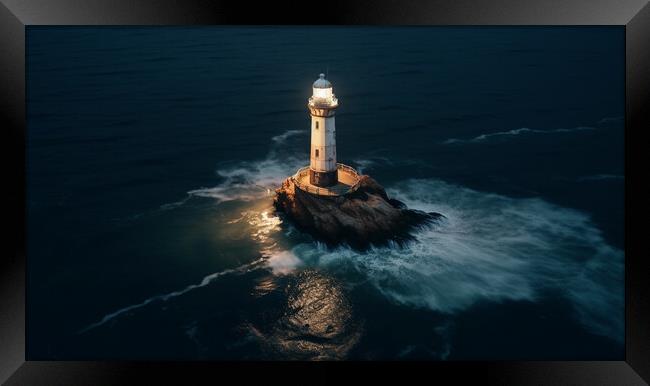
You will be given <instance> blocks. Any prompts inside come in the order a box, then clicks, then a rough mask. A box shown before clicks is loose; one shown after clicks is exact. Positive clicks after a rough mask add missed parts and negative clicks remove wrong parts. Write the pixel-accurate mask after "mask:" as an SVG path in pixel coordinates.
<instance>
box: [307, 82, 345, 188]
mask: <svg viewBox="0 0 650 386" xmlns="http://www.w3.org/2000/svg"><path fill="white" fill-rule="evenodd" d="M312 89H313V94H312V96H311V97H310V98H309V102H308V103H307V107H308V108H309V113H310V115H311V149H310V151H311V153H310V156H309V183H310V184H311V185H313V186H318V187H328V186H333V185H336V184H337V182H338V181H337V180H338V179H337V166H336V126H335V117H334V115H335V112H336V108H337V107H338V106H339V102H338V99H336V97H335V96H334V93H333V92H332V83H330V82H329V81H328V80H327V79H325V74H320V77H319V78H318V79H317V80H316V81H315V82H314V84H313V87H312Z"/></svg>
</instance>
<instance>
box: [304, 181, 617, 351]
mask: <svg viewBox="0 0 650 386" xmlns="http://www.w3.org/2000/svg"><path fill="white" fill-rule="evenodd" d="M398 186H400V187H404V188H401V189H399V190H398V189H389V195H391V196H394V197H397V198H399V199H400V200H402V201H403V202H405V203H406V204H407V205H408V206H409V207H411V208H416V209H421V210H426V211H436V212H440V213H443V214H444V215H445V216H447V221H446V222H445V223H444V224H443V225H442V226H441V227H438V228H433V229H427V230H422V231H420V232H418V233H416V234H415V236H416V241H415V242H412V243H409V244H407V246H405V247H404V248H399V247H397V246H391V247H376V248H372V249H370V250H369V251H367V252H364V253H360V252H356V251H354V250H352V249H349V248H337V249H335V250H330V251H328V250H326V249H324V248H319V247H316V248H311V249H306V248H304V247H302V248H294V250H293V252H294V253H295V254H296V255H297V257H298V258H299V259H301V260H303V261H307V262H311V263H312V264H318V265H325V266H331V265H336V264H341V263H345V264H352V265H354V266H355V267H356V269H357V270H358V271H359V272H364V273H365V274H366V275H367V277H368V279H369V280H370V282H371V283H372V284H373V285H374V286H375V287H376V288H377V289H378V290H379V291H380V292H381V293H383V294H384V295H385V296H387V297H388V298H389V299H392V300H393V301H396V302H399V303H404V304H409V305H413V306H416V307H426V308H430V309H432V310H436V311H440V312H443V313H455V312H458V311H462V310H464V309H466V308H468V307H470V306H472V305H473V304H475V303H476V302H478V301H481V300H488V301H494V302H501V301H505V300H530V301H535V300H538V299H540V298H541V297H542V296H544V294H548V293H561V294H563V296H564V298H566V299H568V300H569V301H570V302H571V303H572V304H573V305H574V306H575V310H576V316H577V317H578V319H579V320H580V321H581V322H583V323H584V324H585V325H586V326H587V327H588V328H590V329H591V331H593V332H594V333H597V334H601V335H606V336H610V337H612V338H614V339H617V340H619V341H621V340H622V339H623V258H624V254H623V252H622V251H621V250H619V249H616V248H614V247H611V246H609V245H608V244H607V243H606V242H605V240H604V239H603V238H602V235H601V234H600V231H599V230H598V229H597V228H595V227H594V226H593V225H592V224H591V222H590V220H589V218H588V216H586V215H584V214H583V213H580V212H577V211H575V210H571V209H566V208H561V207H557V206H554V205H552V204H549V203H547V202H545V201H543V200H540V199H512V198H508V197H504V196H499V195H496V194H490V193H482V192H477V191H473V190H470V189H466V188H462V187H458V186H454V185H450V184H446V183H444V182H441V181H435V180H410V181H404V182H402V183H400V184H399V185H398ZM548 290H552V291H548Z"/></svg>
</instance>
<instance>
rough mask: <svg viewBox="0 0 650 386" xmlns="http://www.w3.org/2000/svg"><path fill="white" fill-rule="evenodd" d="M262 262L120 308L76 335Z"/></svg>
mask: <svg viewBox="0 0 650 386" xmlns="http://www.w3.org/2000/svg"><path fill="white" fill-rule="evenodd" d="M263 261H264V259H259V260H255V261H253V262H251V263H248V264H244V265H242V266H240V267H237V268H233V269H226V270H224V271H219V272H215V273H212V274H210V275H208V276H206V277H204V278H203V279H202V280H201V282H199V283H197V284H190V285H188V286H187V287H185V288H183V289H182V290H178V291H173V292H169V293H167V294H163V295H156V296H152V297H150V298H148V299H146V300H144V301H143V302H141V303H138V304H133V305H130V306H127V307H124V308H120V309H119V310H117V311H115V312H111V313H110V314H107V315H105V316H104V317H102V318H101V319H100V320H99V321H97V322H95V323H92V324H90V325H88V326H86V327H85V328H83V329H81V330H79V332H78V333H79V334H83V333H86V332H88V331H90V330H92V329H95V328H97V327H100V326H102V325H104V324H106V323H107V322H110V321H111V320H113V319H115V318H117V317H118V316H120V315H122V314H125V313H127V312H130V311H134V310H137V309H139V308H142V307H145V306H147V305H149V304H152V303H155V302H159V301H160V302H166V301H168V300H170V299H172V298H176V297H179V296H182V295H185V294H186V293H188V292H190V291H192V290H194V289H197V288H201V287H205V286H207V285H209V284H210V283H212V282H213V281H215V280H216V279H218V278H220V277H222V276H224V275H230V274H243V273H247V272H250V271H252V270H254V269H257V268H260V267H261V266H262V263H263Z"/></svg>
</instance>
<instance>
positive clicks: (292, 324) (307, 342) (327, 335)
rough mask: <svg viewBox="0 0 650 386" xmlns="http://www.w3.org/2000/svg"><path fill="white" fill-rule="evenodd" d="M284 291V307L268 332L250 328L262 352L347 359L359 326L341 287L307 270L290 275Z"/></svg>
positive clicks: (325, 277)
mask: <svg viewBox="0 0 650 386" xmlns="http://www.w3.org/2000/svg"><path fill="white" fill-rule="evenodd" d="M283 291H284V293H285V294H286V305H285V308H284V310H283V313H282V315H281V316H280V317H279V318H278V319H277V320H276V321H275V322H274V323H272V326H271V328H270V330H269V329H266V328H258V327H256V326H251V327H250V328H251V332H252V333H253V334H254V335H255V336H256V337H257V338H258V339H259V341H260V343H261V346H262V348H263V350H264V351H266V352H267V354H268V355H270V356H271V357H275V358H278V357H279V358H282V359H298V360H332V359H344V358H346V356H347V355H348V353H349V352H350V350H351V349H352V348H353V347H354V346H355V345H356V343H357V342H358V341H359V338H360V337H361V334H362V327H361V324H360V323H358V322H357V321H356V320H355V318H354V316H353V306H352V304H351V302H350V300H349V299H348V297H347V296H346V293H345V291H344V289H343V288H342V286H341V284H340V283H339V282H338V281H337V280H336V279H334V278H332V277H331V276H329V275H327V274H325V273H323V272H321V271H317V270H314V269H306V270H301V271H297V272H296V273H295V274H294V275H292V277H291V278H290V279H289V280H288V282H287V284H286V286H285V287H284V288H283ZM266 331H268V332H266Z"/></svg>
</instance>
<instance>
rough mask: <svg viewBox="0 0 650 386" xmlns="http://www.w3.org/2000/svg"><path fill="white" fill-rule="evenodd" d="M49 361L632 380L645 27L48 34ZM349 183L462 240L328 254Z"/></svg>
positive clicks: (41, 110)
mask: <svg viewBox="0 0 650 386" xmlns="http://www.w3.org/2000/svg"><path fill="white" fill-rule="evenodd" d="M26 37H27V53H26V65H27V73H26V82H27V83H26V84H27V131H26V135H25V141H26V160H25V162H26V173H27V175H26V179H27V185H26V191H27V202H26V206H27V208H26V216H27V217H26V218H27V229H26V251H27V263H28V266H27V293H26V296H27V358H28V359H29V360H104V359H108V360H118V359H119V360H431V361H437V360H448V361H456V360H623V359H624V336H625V327H624V308H625V306H624V297H625V294H624V261H625V249H624V216H625V213H624V185H625V172H624V134H625V133H624V122H625V90H624V86H625V77H624V76H625V75H624V71H625V55H624V47H625V35H624V27H623V26H616V27H603V26H582V27H553V26H539V27H514V26H511V27H507V26H506V27H452V26H441V27H398V26H391V27H370V26H356V27H329V26H322V27H308V26H285V27H276V26H203V27H198V26H197V27H182V26H178V27H155V26H152V27H141V26H131V27H87V26H78V27H71V26H68V27H56V26H28V27H27V31H26ZM320 73H324V74H326V76H327V79H328V80H330V81H331V82H332V84H333V87H334V93H335V95H336V96H337V98H338V99H339V103H340V107H339V108H338V110H337V115H336V125H337V138H336V140H337V147H338V151H337V155H338V158H339V159H338V161H339V162H343V163H345V164H347V165H350V166H352V167H354V168H356V169H357V170H358V171H359V172H361V173H363V174H369V175H370V176H372V177H373V178H374V179H375V180H377V181H378V182H379V183H380V184H382V185H383V186H384V187H385V188H386V190H387V192H388V194H389V196H390V197H391V198H396V199H398V200H400V201H402V202H404V203H405V204H406V205H407V206H408V207H409V208H411V209H418V210H423V211H427V212H438V213H441V214H443V215H444V216H445V221H444V222H442V223H441V224H438V225H436V226H428V227H422V228H418V229H416V230H414V231H413V234H412V236H413V240H412V241H410V242H408V243H406V244H404V245H398V244H395V243H389V244H388V245H377V246H371V247H370V248H369V249H367V250H357V249H354V248H351V247H349V246H346V245H339V246H327V245H323V244H321V243H319V242H318V241H316V240H314V239H312V238H311V237H310V236H308V235H307V234H305V233H303V232H301V231H300V230H299V229H297V228H296V227H294V225H293V224H292V223H291V220H290V219H288V218H286V217H285V216H282V215H281V214H278V213H276V211H275V209H274V208H273V204H272V202H273V196H274V189H276V188H277V187H279V185H280V184H281V182H282V181H283V179H284V178H286V177H288V176H290V175H292V174H293V173H295V172H296V170H297V169H299V168H300V167H303V166H306V165H307V164H308V163H309V161H308V158H309V140H310V133H309V128H310V116H309V112H308V109H307V106H306V105H307V99H308V98H309V96H310V95H311V91H312V90H311V85H312V83H313V81H315V80H316V79H317V78H318V76H319V74H320Z"/></svg>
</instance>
